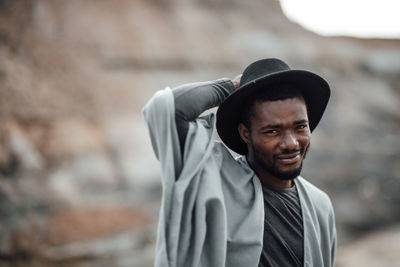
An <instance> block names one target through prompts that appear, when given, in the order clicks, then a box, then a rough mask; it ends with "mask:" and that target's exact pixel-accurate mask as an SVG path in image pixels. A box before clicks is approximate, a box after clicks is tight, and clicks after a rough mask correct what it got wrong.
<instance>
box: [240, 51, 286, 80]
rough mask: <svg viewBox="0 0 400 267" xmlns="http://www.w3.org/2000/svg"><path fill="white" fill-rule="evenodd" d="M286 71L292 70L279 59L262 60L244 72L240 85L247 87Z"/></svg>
mask: <svg viewBox="0 0 400 267" xmlns="http://www.w3.org/2000/svg"><path fill="white" fill-rule="evenodd" d="M286 70H290V67H289V66H288V65H287V64H286V63H285V62H283V61H282V60H279V59H277V58H267V59H261V60H258V61H256V62H254V63H252V64H250V65H249V66H248V67H247V68H246V69H245V70H244V71H243V75H242V78H241V80H240V84H241V85H245V84H247V83H250V82H253V81H255V80H257V79H259V78H261V77H265V76H268V75H269V74H273V73H276V72H280V71H286Z"/></svg>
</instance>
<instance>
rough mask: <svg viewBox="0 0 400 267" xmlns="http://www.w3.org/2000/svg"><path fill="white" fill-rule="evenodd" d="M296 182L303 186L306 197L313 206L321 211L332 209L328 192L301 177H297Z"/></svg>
mask: <svg viewBox="0 0 400 267" xmlns="http://www.w3.org/2000/svg"><path fill="white" fill-rule="evenodd" d="M297 180H298V183H299V184H300V185H301V186H303V187H304V189H305V191H306V193H307V196H308V198H309V199H310V200H311V201H312V202H313V204H314V206H315V207H316V208H317V209H318V210H321V211H324V212H326V211H332V212H333V206H332V202H331V199H330V198H329V196H328V194H327V193H325V192H324V191H322V190H321V189H319V188H318V187H316V186H315V185H313V184H312V183H310V182H309V181H307V180H306V179H304V178H303V177H300V176H299V177H298V178H297Z"/></svg>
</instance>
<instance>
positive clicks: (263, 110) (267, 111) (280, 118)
mask: <svg viewBox="0 0 400 267" xmlns="http://www.w3.org/2000/svg"><path fill="white" fill-rule="evenodd" d="M252 111H253V112H252V123H253V122H255V123H257V122H258V123H261V124H284V123H293V122H295V121H299V120H308V116H307V107H306V103H305V101H304V98H303V97H295V98H287V99H284V100H276V101H256V102H255V103H254V105H253V110H252Z"/></svg>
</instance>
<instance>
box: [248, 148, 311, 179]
mask: <svg viewBox="0 0 400 267" xmlns="http://www.w3.org/2000/svg"><path fill="white" fill-rule="evenodd" d="M309 147H310V146H309V145H308V146H307V147H305V148H301V149H296V150H285V151H283V152H282V153H280V154H279V155H284V154H291V153H296V152H300V155H302V157H303V158H302V160H301V163H300V166H299V167H297V168H293V169H291V170H287V171H283V170H281V169H279V167H278V166H277V164H276V161H275V159H276V158H277V156H278V155H274V156H273V159H274V160H273V161H272V164H269V163H267V162H266V161H265V160H264V156H263V152H262V151H260V150H258V149H257V148H256V147H255V146H254V145H253V151H254V156H255V160H256V161H257V164H258V165H259V166H261V167H262V168H263V169H265V170H266V171H267V172H268V173H270V174H271V175H273V176H274V177H276V178H278V179H279V180H282V181H285V180H293V179H294V178H296V177H297V176H299V175H300V173H301V170H302V168H303V160H304V159H305V158H306V155H307V152H308V148H309Z"/></svg>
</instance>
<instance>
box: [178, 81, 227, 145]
mask: <svg viewBox="0 0 400 267" xmlns="http://www.w3.org/2000/svg"><path fill="white" fill-rule="evenodd" d="M234 89H235V88H234V86H233V83H232V81H231V80H229V79H227V78H222V79H219V80H216V81H209V82H196V83H188V84H184V85H181V86H178V87H176V88H174V89H172V93H173V95H174V102H175V120H176V127H177V131H178V137H179V143H180V148H181V152H183V148H184V144H185V140H186V135H187V132H188V128H189V122H190V121H193V120H195V119H196V118H197V117H198V116H199V115H200V114H201V113H202V112H203V111H205V110H207V109H210V108H213V107H216V106H218V105H219V104H221V103H222V102H223V101H224V100H225V98H226V97H227V96H228V95H229V94H230V93H232V92H233V91H234Z"/></svg>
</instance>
